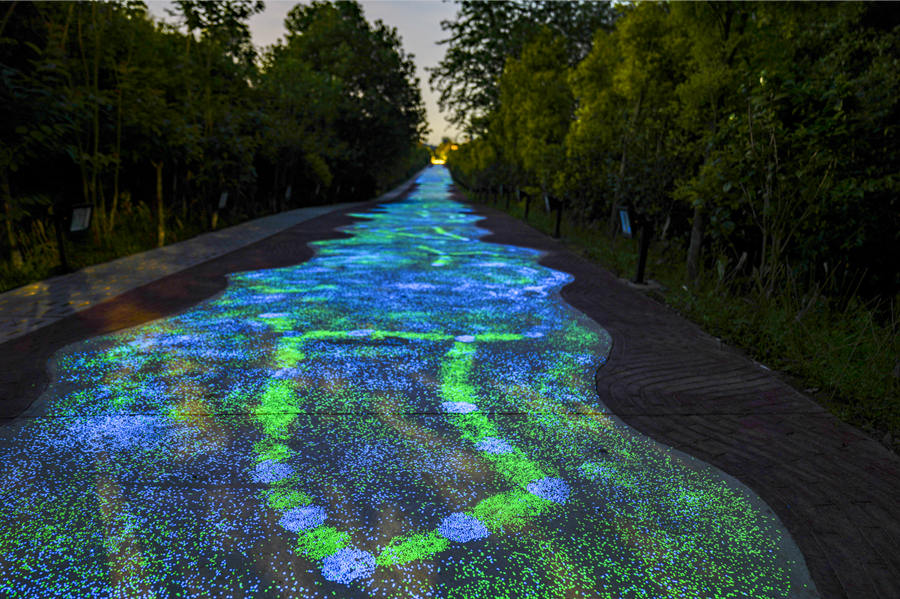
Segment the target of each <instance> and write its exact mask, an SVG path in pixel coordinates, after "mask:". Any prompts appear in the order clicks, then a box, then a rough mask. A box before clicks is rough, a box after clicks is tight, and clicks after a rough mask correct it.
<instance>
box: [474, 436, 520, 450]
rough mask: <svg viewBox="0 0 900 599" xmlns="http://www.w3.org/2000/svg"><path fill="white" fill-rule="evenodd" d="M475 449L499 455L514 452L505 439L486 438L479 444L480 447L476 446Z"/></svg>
mask: <svg viewBox="0 0 900 599" xmlns="http://www.w3.org/2000/svg"><path fill="white" fill-rule="evenodd" d="M475 449H478V450H480V451H486V452H488V453H498V454H499V453H510V452H511V451H512V450H513V446H512V445H510V444H509V443H507V442H506V441H504V440H503V439H498V438H497V437H485V438H484V439H482V440H481V441H479V442H478V445H476V446H475Z"/></svg>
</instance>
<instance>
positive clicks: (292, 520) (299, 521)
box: [278, 505, 325, 532]
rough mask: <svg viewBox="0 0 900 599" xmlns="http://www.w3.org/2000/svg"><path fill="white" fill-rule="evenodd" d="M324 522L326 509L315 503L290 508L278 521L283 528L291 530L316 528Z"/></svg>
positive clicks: (298, 530)
mask: <svg viewBox="0 0 900 599" xmlns="http://www.w3.org/2000/svg"><path fill="white" fill-rule="evenodd" d="M324 522H325V510H323V509H322V508H320V507H318V506H315V505H309V506H306V507H296V508H293V509H290V510H288V511H286V512H285V513H284V515H283V516H282V517H281V520H279V521H278V523H279V524H280V525H281V526H282V527H283V528H285V529H287V530H289V531H291V532H300V531H301V530H309V529H311V528H316V527H317V526H321V525H322V524H323V523H324Z"/></svg>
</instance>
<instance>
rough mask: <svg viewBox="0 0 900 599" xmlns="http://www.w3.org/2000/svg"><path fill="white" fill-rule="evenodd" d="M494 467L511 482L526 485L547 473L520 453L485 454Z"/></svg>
mask: <svg viewBox="0 0 900 599" xmlns="http://www.w3.org/2000/svg"><path fill="white" fill-rule="evenodd" d="M484 457H485V458H486V459H488V460H490V461H491V462H492V463H493V465H494V469H495V470H497V472H498V473H499V474H500V475H501V476H503V477H504V478H506V479H507V480H508V481H509V482H511V483H513V484H515V485H518V486H521V487H524V486H526V485H527V484H528V483H530V482H532V481H534V480H538V479H540V478H544V477H546V476H547V475H546V474H545V473H544V472H543V471H542V470H541V469H540V468H539V467H538V465H537V464H535V463H534V462H533V461H531V460H529V459H528V458H526V457H525V456H523V455H521V454H519V453H502V454H490V453H489V454H484Z"/></svg>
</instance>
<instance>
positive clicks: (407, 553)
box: [375, 531, 450, 566]
mask: <svg viewBox="0 0 900 599" xmlns="http://www.w3.org/2000/svg"><path fill="white" fill-rule="evenodd" d="M449 546H450V541H448V540H447V539H445V538H444V537H442V536H441V535H439V534H438V533H437V532H436V531H432V532H429V533H427V534H416V535H410V536H408V537H394V538H393V539H391V542H390V543H389V544H388V546H387V547H385V548H384V551H382V552H381V555H379V556H378V557H377V558H375V563H377V564H378V565H379V566H393V565H395V564H405V563H407V562H411V561H415V560H417V559H424V558H427V557H430V556H432V555H434V554H435V553H440V552H441V551H443V550H445V549H447V547H449Z"/></svg>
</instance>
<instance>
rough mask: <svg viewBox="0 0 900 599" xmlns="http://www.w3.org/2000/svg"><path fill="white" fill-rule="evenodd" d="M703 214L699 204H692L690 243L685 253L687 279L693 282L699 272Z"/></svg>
mask: <svg viewBox="0 0 900 599" xmlns="http://www.w3.org/2000/svg"><path fill="white" fill-rule="evenodd" d="M704 224H705V223H704V214H703V207H702V206H701V205H699V204H698V205H696V206H694V223H693V225H691V243H690V245H689V246H688V254H687V276H688V281H690V282H694V281H695V280H696V279H697V275H698V274H699V273H700V249H701V248H702V246H703V227H704Z"/></svg>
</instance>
